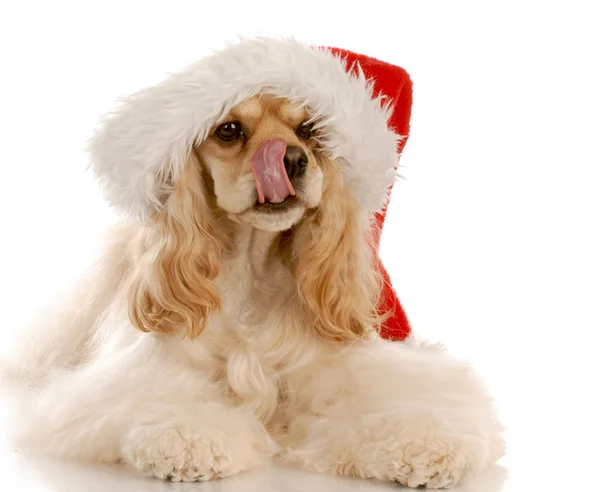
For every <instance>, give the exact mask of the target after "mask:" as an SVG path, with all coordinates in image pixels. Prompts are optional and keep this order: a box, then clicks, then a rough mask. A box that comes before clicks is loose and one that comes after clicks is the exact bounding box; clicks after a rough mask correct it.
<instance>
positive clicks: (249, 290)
mask: <svg viewBox="0 0 600 492" xmlns="http://www.w3.org/2000/svg"><path fill="white" fill-rule="evenodd" d="M276 239H277V236H276V235H275V234H272V233H266V232H260V231H257V230H256V229H253V228H251V227H247V228H246V227H240V230H239V231H237V234H236V243H235V244H236V247H235V249H234V251H233V252H232V253H230V254H228V256H227V257H226V258H225V261H223V263H222V266H221V270H220V273H219V277H218V278H217V280H216V285H217V286H218V287H219V289H220V291H221V297H222V305H223V309H222V313H221V314H220V315H218V316H215V317H214V318H213V319H211V320H210V322H209V324H208V326H207V329H206V330H205V332H204V333H203V334H202V336H201V337H200V338H199V339H198V340H197V342H195V343H194V345H195V347H196V352H197V354H198V355H199V353H200V352H202V353H203V358H204V359H205V360H206V359H208V360H207V362H208V364H207V366H206V367H207V368H209V369H210V370H211V371H212V372H213V379H215V380H217V381H219V383H220V384H222V386H223V391H224V394H225V395H226V396H228V397H229V398H231V399H232V400H234V401H236V402H238V403H240V404H243V405H245V406H249V407H251V408H252V409H253V410H254V411H255V412H256V414H257V415H258V416H259V417H261V418H262V419H263V420H270V419H271V418H272V417H273V415H274V414H275V412H276V411H277V412H278V413H279V412H280V411H281V410H282V406H283V405H282V404H283V402H284V401H285V400H286V396H285V394H286V391H287V378H286V376H287V375H289V374H290V373H292V372H293V371H295V370H297V369H298V368H300V367H301V366H304V365H305V364H306V363H307V362H309V361H310V360H311V356H310V354H311V353H313V352H314V347H311V345H312V343H311V340H312V339H313V337H312V336H310V335H307V333H311V332H310V330H308V329H307V328H308V327H307V326H303V325H305V324H304V323H303V322H302V316H301V314H300V313H301V310H300V309H298V301H297V298H296V297H295V282H294V277H293V274H292V272H291V271H290V270H289V269H288V268H286V267H285V266H284V265H283V263H282V262H281V261H280V257H279V255H278V252H277V249H276V247H275V246H274V245H275V244H276V243H275V242H274V241H276ZM200 346H201V347H200Z"/></svg>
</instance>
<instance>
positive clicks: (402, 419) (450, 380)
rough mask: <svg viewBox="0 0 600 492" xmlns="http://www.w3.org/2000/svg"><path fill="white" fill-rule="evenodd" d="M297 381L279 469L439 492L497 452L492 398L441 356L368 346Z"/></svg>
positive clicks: (500, 447) (492, 458)
mask: <svg viewBox="0 0 600 492" xmlns="http://www.w3.org/2000/svg"><path fill="white" fill-rule="evenodd" d="M311 372H312V376H311V375H310V374H308V373H307V374H305V375H304V377H302V376H299V377H298V379H297V380H296V381H295V384H296V385H298V390H297V392H298V401H301V402H303V403H304V411H302V412H300V413H298V414H297V415H295V416H294V419H293V422H292V425H291V427H290V433H289V436H288V439H289V440H288V443H287V444H288V451H287V453H286V454H285V455H283V460H284V461H286V462H288V463H290V464H294V465H299V466H301V467H304V468H306V469H310V470H314V471H319V472H329V473H337V474H341V475H352V476H359V477H363V478H375V479H380V480H387V481H395V482H398V483H400V484H402V485H408V486H410V487H417V486H426V487H428V488H447V487H451V486H453V485H455V484H457V483H458V482H459V480H460V479H461V478H462V477H463V476H465V475H468V474H471V473H474V472H477V471H479V470H481V469H482V468H483V467H484V466H486V465H488V464H490V463H491V462H493V461H495V460H497V459H498V458H499V457H500V456H501V455H502V454H503V451H504V443H503V440H502V437H501V427H500V425H499V424H498V422H497V420H496V418H495V416H494V409H493V405H492V402H491V400H490V398H489V397H488V395H487V392H486V391H485V389H484V387H483V386H482V385H481V384H480V382H479V381H478V379H477V377H476V376H475V375H474V374H473V373H472V371H471V370H470V369H469V368H468V367H467V366H465V365H464V364H462V363H459V362H457V361H455V360H453V359H451V358H450V357H448V356H447V355H445V354H444V353H441V352H438V351H433V350H431V349H429V350H425V349H419V348H410V347H406V346H402V345H399V344H391V343H388V342H380V341H376V342H372V343H370V344H369V345H367V346H362V347H357V348H352V349H350V350H347V351H344V352H340V353H339V354H338V355H337V356H336V357H335V358H332V359H331V360H329V361H327V362H324V363H323V364H322V365H321V366H319V367H314V368H312V370H311Z"/></svg>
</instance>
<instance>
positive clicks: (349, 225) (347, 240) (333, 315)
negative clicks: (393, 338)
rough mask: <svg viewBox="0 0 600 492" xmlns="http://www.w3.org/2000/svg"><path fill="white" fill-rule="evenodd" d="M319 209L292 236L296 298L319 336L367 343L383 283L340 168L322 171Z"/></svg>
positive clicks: (364, 220)
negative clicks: (301, 303) (297, 297)
mask: <svg viewBox="0 0 600 492" xmlns="http://www.w3.org/2000/svg"><path fill="white" fill-rule="evenodd" d="M323 172H324V191H323V199H322V201H321V205H320V206H319V207H318V208H317V209H316V210H314V211H313V212H312V214H311V215H310V216H308V217H307V218H306V219H305V220H304V221H303V222H302V223H301V224H300V226H299V227H298V230H297V231H296V232H295V234H294V239H293V241H294V253H295V255H296V257H297V267H296V281H297V288H298V295H299V297H300V299H301V301H302V302H303V303H304V305H305V307H306V308H307V309H308V311H309V319H310V320H311V323H314V328H315V329H316V331H317V333H318V334H319V335H320V336H321V337H322V338H323V339H325V340H327V341H331V342H340V341H355V340H360V339H365V338H367V336H368V334H369V332H370V330H371V329H375V330H378V329H379V328H380V326H381V323H382V322H383V321H384V319H385V317H386V315H385V314H384V315H382V314H380V313H378V310H377V306H378V304H379V297H380V295H381V286H382V279H381V275H380V274H379V270H378V269H377V268H376V256H375V248H374V242H373V239H372V238H373V233H372V231H373V229H372V224H371V223H369V219H368V217H367V216H365V217H362V216H361V215H360V213H359V209H358V206H357V204H356V201H355V200H354V198H353V197H352V195H351V194H350V192H349V190H348V189H347V187H346V186H345V184H344V180H343V175H342V171H341V168H340V166H339V164H338V163H336V162H334V161H329V162H327V163H326V164H325V165H324V166H323Z"/></svg>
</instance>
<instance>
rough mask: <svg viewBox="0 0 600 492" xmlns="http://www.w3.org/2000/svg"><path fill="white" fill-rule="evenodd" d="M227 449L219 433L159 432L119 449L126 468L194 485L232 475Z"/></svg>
mask: <svg viewBox="0 0 600 492" xmlns="http://www.w3.org/2000/svg"><path fill="white" fill-rule="evenodd" d="M147 430H148V429H147ZM228 446H229V443H228V442H227V437H226V436H225V435H224V434H223V433H219V432H212V433H210V434H208V433H207V434H204V433H199V434H194V433H193V432H190V431H187V430H184V429H182V428H171V429H160V430H157V431H156V432H152V431H149V432H144V435H143V436H138V437H137V438H134V439H131V440H130V443H129V445H128V446H126V447H124V449H123V456H124V458H125V461H126V462H128V463H129V464H130V465H132V466H134V467H135V468H138V469H140V470H142V471H144V472H146V473H150V474H152V475H154V476H155V477H157V478H160V479H163V480H171V481H173V482H196V481H205V480H212V479H214V478H221V477H225V476H228V475H232V474H233V473H235V472H236V470H235V465H234V464H233V463H232V455H231V452H229V450H228Z"/></svg>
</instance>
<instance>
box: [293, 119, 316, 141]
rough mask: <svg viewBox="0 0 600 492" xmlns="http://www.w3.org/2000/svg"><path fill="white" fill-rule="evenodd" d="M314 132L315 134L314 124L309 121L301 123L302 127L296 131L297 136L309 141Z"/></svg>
mask: <svg viewBox="0 0 600 492" xmlns="http://www.w3.org/2000/svg"><path fill="white" fill-rule="evenodd" d="M312 132H313V124H312V123H310V122H308V121H305V122H304V123H301V124H300V126H299V127H298V128H297V129H296V134H297V135H298V136H299V137H300V138H304V139H309V138H310V137H312Z"/></svg>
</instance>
